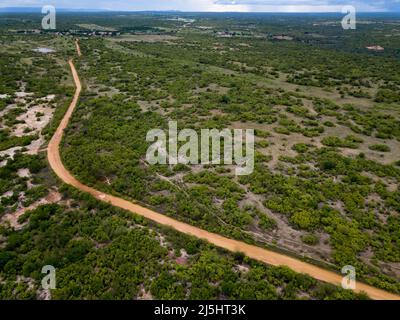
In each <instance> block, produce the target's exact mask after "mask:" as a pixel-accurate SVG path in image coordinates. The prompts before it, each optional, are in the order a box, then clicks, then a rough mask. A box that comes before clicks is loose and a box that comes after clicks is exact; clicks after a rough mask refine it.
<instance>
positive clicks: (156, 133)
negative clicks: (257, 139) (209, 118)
mask: <svg viewBox="0 0 400 320" xmlns="http://www.w3.org/2000/svg"><path fill="white" fill-rule="evenodd" d="M168 127H169V129H168V134H167V133H166V132H165V131H163V130H161V129H153V130H151V131H149V132H148V133H147V137H146V141H147V142H154V143H153V144H152V145H151V146H150V147H149V148H148V150H147V153H146V160H147V162H148V163H149V164H152V165H155V164H162V165H166V164H169V165H176V164H191V165H197V164H204V165H208V164H211V165H220V164H224V165H236V169H235V174H236V175H238V176H243V175H249V174H251V173H253V171H254V130H253V129H246V130H242V129H234V130H230V129H224V130H221V131H219V130H217V129H211V130H210V129H202V130H201V133H200V137H199V135H198V133H197V132H196V131H195V130H193V129H183V130H180V131H179V132H178V124H177V122H176V121H170V122H169V123H168ZM178 144H180V146H178ZM222 149H223V151H222Z"/></svg>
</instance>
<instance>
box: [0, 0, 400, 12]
mask: <svg viewBox="0 0 400 320" xmlns="http://www.w3.org/2000/svg"><path fill="white" fill-rule="evenodd" d="M48 4H52V5H54V6H55V7H56V8H57V7H59V8H75V9H77V8H87V9H89V8H90V9H110V10H132V11H142V10H180V11H214V12H224V11H229V12H234V11H239V12H340V11H341V8H342V7H343V6H345V5H353V6H354V7H356V8H357V10H358V11H400V0H116V1H112V0H110V1H104V0H79V1H74V0H55V1H52V0H0V7H16V6H21V7H37V6H43V5H48Z"/></svg>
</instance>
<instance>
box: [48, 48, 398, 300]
mask: <svg viewBox="0 0 400 320" xmlns="http://www.w3.org/2000/svg"><path fill="white" fill-rule="evenodd" d="M76 45H77V51H78V55H79V53H80V49H79V44H78V42H76ZM69 64H70V67H71V71H72V75H73V77H74V81H75V85H76V92H75V95H74V98H73V100H72V102H71V105H70V106H69V109H68V111H67V112H66V114H65V116H64V118H63V119H62V121H61V123H60V125H59V127H58V129H57V131H56V133H55V134H54V136H53V138H52V139H51V141H50V143H49V146H48V161H49V164H50V166H51V168H52V169H53V170H54V172H55V173H56V174H57V176H58V177H59V178H60V179H61V180H62V181H63V182H65V183H66V184H68V185H71V186H73V187H75V188H77V189H79V190H81V191H83V192H86V193H89V194H91V195H92V196H94V197H95V198H97V199H99V200H101V201H104V202H107V203H109V204H111V205H113V206H115V207H118V208H121V209H125V210H128V211H130V212H133V213H135V214H138V215H141V216H143V217H145V218H147V219H150V220H152V221H154V222H156V223H159V224H162V225H165V226H169V227H171V228H173V229H175V230H177V231H179V232H182V233H185V234H187V235H191V236H194V237H196V238H199V239H203V240H206V241H208V242H209V243H212V244H214V245H215V246H217V247H221V248H224V249H226V250H229V251H231V252H242V253H244V254H245V255H246V256H248V257H250V258H252V259H255V260H258V261H261V262H263V263H266V264H268V265H273V266H287V267H289V268H290V269H292V270H294V271H296V272H299V273H305V274H308V275H310V276H311V277H313V278H315V279H317V280H321V281H324V282H328V283H331V284H334V285H338V286H341V283H342V276H341V275H339V274H336V273H335V272H332V271H329V270H326V269H323V268H321V267H317V266H315V265H312V264H310V263H306V262H303V261H301V260H299V259H295V258H292V257H289V256H286V255H284V254H280V253H277V252H273V251H270V250H267V249H263V248H260V247H257V246H253V245H249V244H246V243H244V242H241V241H237V240H232V239H229V238H226V237H223V236H221V235H218V234H215V233H211V232H208V231H205V230H202V229H200V228H197V227H194V226H192V225H189V224H186V223H183V222H180V221H178V220H175V219H172V218H169V217H167V216H164V215H162V214H160V213H157V212H155V211H152V210H150V209H147V208H144V207H142V206H140V205H137V204H135V203H132V202H129V201H126V200H124V199H121V198H118V197H115V196H112V195H108V194H104V193H102V192H101V191H98V190H95V189H93V188H91V187H88V186H86V185H84V184H82V183H81V182H79V181H78V180H77V179H75V178H74V177H73V176H72V174H71V173H70V172H69V171H68V170H67V169H66V168H65V167H64V165H63V163H62V161H61V156H60V152H59V147H60V144H61V140H62V137H63V134H64V129H66V128H67V126H68V123H69V120H70V118H71V116H72V113H73V111H74V109H75V108H76V105H77V103H78V99H79V96H80V93H81V90H82V85H81V82H80V80H79V76H78V73H77V71H76V69H75V66H74V64H73V62H72V60H70V61H69ZM355 291H356V292H365V293H366V294H368V296H369V297H371V298H372V299H377V300H400V296H398V295H395V294H392V293H390V292H386V291H384V290H381V289H378V288H374V287H372V286H369V285H366V284H363V283H360V282H357V287H356V290H355Z"/></svg>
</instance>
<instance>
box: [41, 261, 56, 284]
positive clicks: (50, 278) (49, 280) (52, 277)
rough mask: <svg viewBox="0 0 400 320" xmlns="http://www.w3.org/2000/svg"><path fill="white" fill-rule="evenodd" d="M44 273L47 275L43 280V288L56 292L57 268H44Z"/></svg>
mask: <svg viewBox="0 0 400 320" xmlns="http://www.w3.org/2000/svg"><path fill="white" fill-rule="evenodd" d="M42 273H43V274H46V276H44V277H43V279H42V288H43V289H44V290H49V289H52V290H54V289H55V288H56V268H54V267H53V266H50V265H47V266H44V267H43V268H42Z"/></svg>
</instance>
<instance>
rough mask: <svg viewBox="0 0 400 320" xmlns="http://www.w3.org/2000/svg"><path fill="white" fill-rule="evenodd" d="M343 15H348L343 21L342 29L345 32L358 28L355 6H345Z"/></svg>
mask: <svg viewBox="0 0 400 320" xmlns="http://www.w3.org/2000/svg"><path fill="white" fill-rule="evenodd" d="M342 13H343V14H345V15H346V16H344V17H343V19H342V28H343V29H344V30H355V29H356V28H357V16H356V8H355V7H353V6H344V7H343V8H342Z"/></svg>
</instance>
